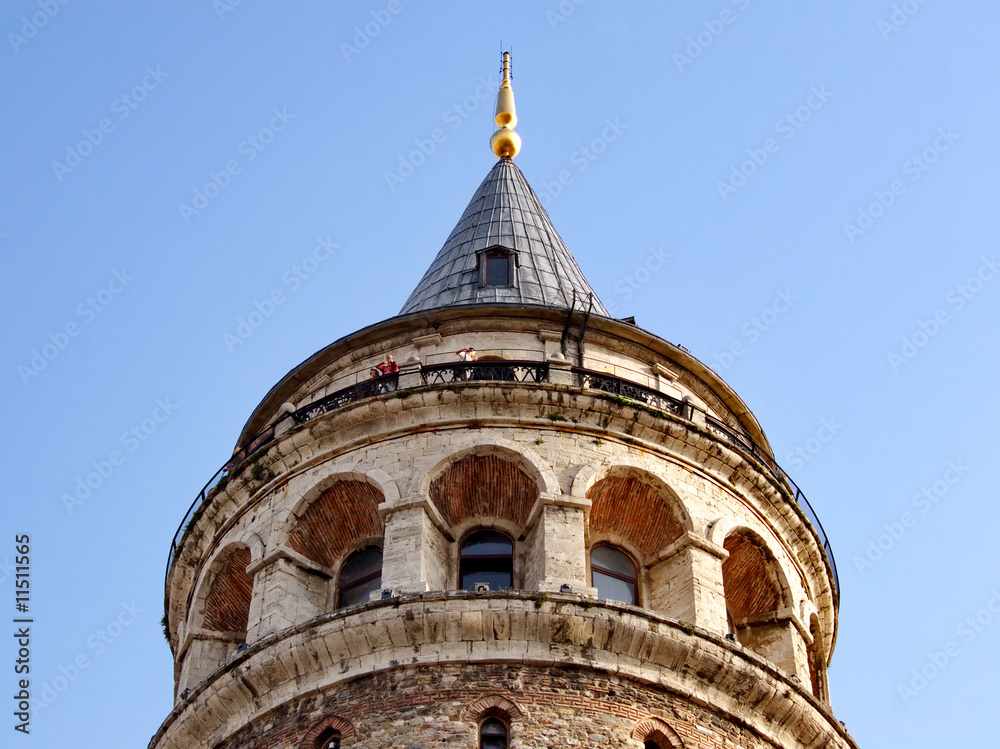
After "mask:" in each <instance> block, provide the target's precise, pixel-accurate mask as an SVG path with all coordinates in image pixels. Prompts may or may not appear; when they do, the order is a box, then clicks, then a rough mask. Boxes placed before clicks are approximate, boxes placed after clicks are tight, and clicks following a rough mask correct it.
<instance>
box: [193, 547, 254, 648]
mask: <svg viewBox="0 0 1000 749" xmlns="http://www.w3.org/2000/svg"><path fill="white" fill-rule="evenodd" d="M249 564H250V549H249V548H247V547H246V546H242V545H241V546H233V547H231V548H230V549H228V550H224V551H223V552H222V553H221V554H220V555H219V556H218V557H216V563H215V564H213V565H212V567H213V568H214V570H210V572H209V577H208V579H207V581H206V584H207V585H208V592H207V594H206V595H205V599H204V603H203V609H202V610H203V612H204V613H203V616H202V622H201V626H202V627H204V628H205V629H210V630H213V631H215V632H235V633H238V634H242V633H245V632H246V630H247V622H248V620H249V618H250V597H251V595H252V594H253V580H252V579H251V578H250V576H249V575H248V574H247V566H248V565H249Z"/></svg>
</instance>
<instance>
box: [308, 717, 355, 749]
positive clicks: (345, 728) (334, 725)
mask: <svg viewBox="0 0 1000 749" xmlns="http://www.w3.org/2000/svg"><path fill="white" fill-rule="evenodd" d="M329 729H333V730H334V731H339V732H340V737H341V738H342V739H352V738H354V726H353V725H351V723H350V722H349V721H346V720H344V719H343V718H341V717H339V716H336V715H327V716H326V717H324V718H321V719H320V720H319V722H317V723H316V725H314V726H313V727H312V728H310V729H309V730H308V731H307V732H306V735H305V736H303V737H302V741H300V742H299V747H298V749H315V747H316V741H317V740H318V739H319V737H320V736H322V735H323V732H324V731H327V730H329ZM324 749H325V748H324Z"/></svg>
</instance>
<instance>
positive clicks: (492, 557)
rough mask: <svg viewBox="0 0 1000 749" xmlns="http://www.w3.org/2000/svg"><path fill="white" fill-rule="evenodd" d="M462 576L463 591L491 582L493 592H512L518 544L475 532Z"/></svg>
mask: <svg viewBox="0 0 1000 749" xmlns="http://www.w3.org/2000/svg"><path fill="white" fill-rule="evenodd" d="M458 577H459V584H460V585H461V586H462V589H463V590H475V589H476V583H487V584H488V585H489V586H490V590H510V586H511V582H512V581H513V578H514V543H513V542H512V541H511V540H510V538H509V537H507V536H506V535H504V534H503V533H499V532H498V531H488V530H482V531H476V532H475V533H472V534H471V535H469V536H468V537H467V538H466V539H465V540H464V541H463V542H462V549H461V551H460V552H459V562H458ZM484 725H485V724H484Z"/></svg>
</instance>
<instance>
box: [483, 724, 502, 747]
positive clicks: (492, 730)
mask: <svg viewBox="0 0 1000 749" xmlns="http://www.w3.org/2000/svg"><path fill="white" fill-rule="evenodd" d="M479 749H507V726H506V725H504V722H503V721H502V720H500V719H499V718H489V719H487V720H484V721H483V724H482V725H481V726H480V727H479Z"/></svg>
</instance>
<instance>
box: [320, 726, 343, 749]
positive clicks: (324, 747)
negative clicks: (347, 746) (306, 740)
mask: <svg viewBox="0 0 1000 749" xmlns="http://www.w3.org/2000/svg"><path fill="white" fill-rule="evenodd" d="M314 746H315V748H316V749H340V731H337V730H335V729H333V728H327V729H326V730H325V731H323V733H321V734H320V735H319V738H317V739H316V743H315V744H314Z"/></svg>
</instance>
